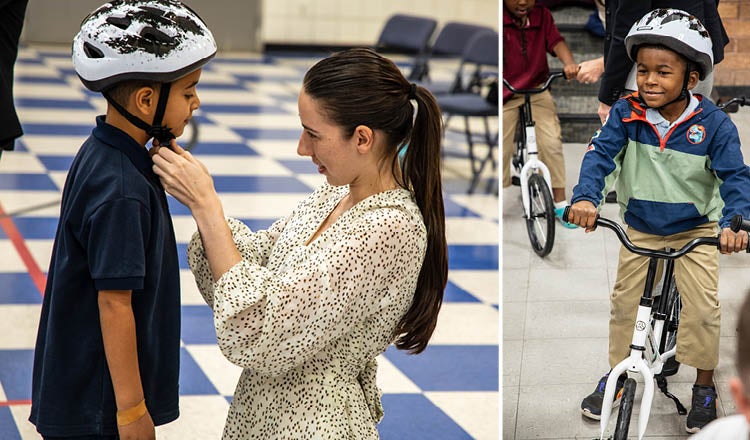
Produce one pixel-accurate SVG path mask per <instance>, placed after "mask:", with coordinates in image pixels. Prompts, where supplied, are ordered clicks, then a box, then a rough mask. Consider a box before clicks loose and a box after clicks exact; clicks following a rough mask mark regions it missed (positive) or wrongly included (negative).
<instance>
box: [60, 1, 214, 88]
mask: <svg viewBox="0 0 750 440" xmlns="http://www.w3.org/2000/svg"><path fill="white" fill-rule="evenodd" d="M215 54H216V42H215V41H214V37H213V35H212V34H211V31H210V30H209V29H208V27H207V26H206V24H205V23H204V21H203V20H202V19H201V18H200V17H199V16H198V14H196V13H195V12H194V11H193V10H192V9H190V8H189V7H188V6H186V5H184V4H183V3H181V2H179V1H175V0H114V1H111V2H109V3H106V4H104V5H102V6H101V7H99V8H98V9H97V10H95V11H94V12H92V13H91V14H89V16H88V17H86V18H85V19H84V20H83V22H82V23H81V29H80V31H79V32H78V34H77V35H76V36H75V38H74V40H73V66H74V67H75V71H76V73H77V74H78V76H79V77H80V78H81V81H82V82H83V84H84V85H85V86H86V88H88V89H90V90H93V91H96V92H100V91H103V90H106V89H107V88H109V87H111V86H112V85H114V84H116V83H118V82H121V81H125V80H147V81H154V82H161V83H169V82H172V81H174V80H176V79H178V78H181V77H183V76H185V75H187V74H189V73H190V72H193V71H195V70H197V69H199V68H201V67H202V66H203V65H204V64H206V63H207V62H208V61H209V60H211V58H213V57H214V55H215Z"/></svg>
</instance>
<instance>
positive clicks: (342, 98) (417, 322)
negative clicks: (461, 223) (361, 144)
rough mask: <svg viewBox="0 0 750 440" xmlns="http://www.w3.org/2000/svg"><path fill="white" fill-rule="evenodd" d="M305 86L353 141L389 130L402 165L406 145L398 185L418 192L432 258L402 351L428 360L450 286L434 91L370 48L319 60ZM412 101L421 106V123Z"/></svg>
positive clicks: (400, 331) (390, 156)
mask: <svg viewBox="0 0 750 440" xmlns="http://www.w3.org/2000/svg"><path fill="white" fill-rule="evenodd" d="M303 87H304V90H305V93H307V94H308V95H309V96H310V97H311V98H313V99H315V100H316V101H317V102H319V103H320V104H321V106H322V107H323V109H324V110H325V111H326V113H327V116H328V117H329V118H330V119H331V120H332V121H333V122H334V123H336V124H337V125H339V126H341V127H343V130H344V132H345V133H346V134H347V135H348V136H351V135H352V134H353V133H354V130H355V128H356V127H357V126H358V125H366V126H368V127H370V128H372V129H378V130H382V131H383V132H384V133H385V135H386V138H387V139H386V145H387V147H386V148H388V150H387V151H386V152H385V160H390V161H392V162H395V161H397V160H398V151H399V149H400V148H402V147H404V146H406V154H405V155H404V159H403V165H402V167H401V170H402V171H401V176H400V179H398V180H400V181H401V183H402V185H403V186H404V188H406V189H409V190H410V191H412V192H413V193H414V198H415V200H416V203H417V206H418V207H419V210H420V211H421V212H422V217H423V218H424V223H425V227H426V229H427V251H426V254H425V258H424V262H423V264H422V270H421V271H420V273H419V278H418V280H417V288H416V292H415V294H414V300H413V302H412V304H411V307H410V308H409V310H408V311H407V312H406V314H405V315H404V316H403V318H401V321H400V322H399V323H398V325H397V327H396V330H395V337H396V341H395V345H396V347H397V348H399V349H401V350H409V351H411V352H412V353H420V352H422V351H423V350H424V349H425V348H426V347H427V343H428V342H429V340H430V337H431V336H432V333H433V331H434V330H435V325H436V324H437V316H438V312H439V311H440V306H441V304H442V302H443V291H444V290H445V285H446V283H447V281H448V246H447V243H446V239H445V209H444V207H443V193H442V178H441V175H440V140H441V133H442V119H441V116H440V109H439V107H438V105H437V102H436V100H435V98H434V97H433V96H432V94H430V92H429V91H428V90H427V89H425V88H422V87H419V86H416V85H412V84H410V83H409V81H407V79H406V78H404V76H403V74H402V73H401V71H400V70H399V69H398V67H397V66H396V65H395V64H394V63H393V62H392V61H390V60H389V59H387V58H385V57H383V56H381V55H378V54H377V53H375V52H373V51H372V50H370V49H350V50H347V51H343V52H339V53H336V54H333V55H332V56H330V57H328V58H325V59H323V60H321V61H319V62H318V63H317V64H315V65H314V66H313V67H312V68H311V69H310V70H308V72H307V73H306V74H305V79H304V82H303ZM412 100H414V101H416V103H417V105H416V118H414V119H413V117H414V111H415V109H414V108H413V106H412V103H411V101H412ZM412 120H413V122H412ZM393 169H394V170H395V169H397V168H396V167H394V168H393Z"/></svg>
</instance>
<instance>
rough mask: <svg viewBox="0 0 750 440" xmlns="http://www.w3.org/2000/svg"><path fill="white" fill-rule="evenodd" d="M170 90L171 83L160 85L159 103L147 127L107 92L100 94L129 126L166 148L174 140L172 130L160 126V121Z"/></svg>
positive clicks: (165, 108) (162, 117)
mask: <svg viewBox="0 0 750 440" xmlns="http://www.w3.org/2000/svg"><path fill="white" fill-rule="evenodd" d="M171 88H172V83H162V84H161V88H160V90H159V101H158V102H157V104H156V113H154V123H153V125H149V124H148V123H146V122H144V121H143V120H142V119H140V118H138V117H136V116H134V115H133V114H132V113H130V112H129V111H127V110H126V109H125V107H123V106H121V105H120V104H119V103H117V102H116V101H115V100H114V99H112V97H111V96H110V95H109V93H108V92H106V91H105V92H102V95H104V98H105V99H106V100H107V102H108V103H109V104H110V105H111V106H112V107H114V108H115V109H116V110H117V111H118V112H119V113H120V114H121V115H122V116H123V117H124V118H125V119H127V120H128V121H129V122H130V123H131V124H133V125H135V126H136V127H138V128H140V129H141V130H143V131H145V132H146V134H147V135H149V137H152V138H154V139H156V140H157V141H159V145H164V146H168V145H169V144H170V142H171V140H172V139H174V138H175V136H174V134H172V130H171V129H170V128H168V127H166V126H164V125H162V122H163V121H162V119H164V112H165V111H166V110H167V99H168V98H169V90H170V89H171Z"/></svg>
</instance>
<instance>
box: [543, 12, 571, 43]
mask: <svg viewBox="0 0 750 440" xmlns="http://www.w3.org/2000/svg"><path fill="white" fill-rule="evenodd" d="M541 10H542V32H543V33H544V44H545V47H546V49H547V52H549V53H551V54H554V52H553V49H554V48H555V46H557V44H558V43H560V42H561V41H564V40H565V38H563V36H562V35H560V31H559V30H558V29H557V26H555V19H554V18H552V13H551V12H550V11H549V9H547V8H541Z"/></svg>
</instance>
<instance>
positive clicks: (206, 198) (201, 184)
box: [149, 139, 219, 214]
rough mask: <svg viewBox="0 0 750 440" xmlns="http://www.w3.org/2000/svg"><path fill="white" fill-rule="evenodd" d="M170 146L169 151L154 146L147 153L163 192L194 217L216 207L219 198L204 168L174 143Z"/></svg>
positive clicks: (165, 148)
mask: <svg viewBox="0 0 750 440" xmlns="http://www.w3.org/2000/svg"><path fill="white" fill-rule="evenodd" d="M171 142H172V145H171V148H167V147H160V146H158V144H156V145H157V146H154V147H152V148H151V150H150V151H149V154H151V159H152V160H153V162H154V166H153V170H154V173H156V175H157V176H159V179H160V180H161V184H162V185H163V186H164V189H165V190H166V191H167V192H168V193H169V194H171V195H172V196H174V198H176V199H177V200H178V201H179V202H180V203H182V204H183V205H185V206H187V207H188V208H189V209H190V211H191V212H193V214H195V211H197V210H201V209H206V208H208V209H211V208H212V207H215V206H216V204H218V203H219V196H218V195H217V194H216V190H215V189H214V181H213V179H212V178H211V175H210V174H209V172H208V169H207V168H206V166H205V165H203V163H201V162H200V161H199V160H198V159H196V158H194V157H193V155H192V154H190V152H188V151H185V150H183V149H182V147H180V146H179V145H177V143H176V142H175V141H174V139H173V140H172V141H171Z"/></svg>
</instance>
